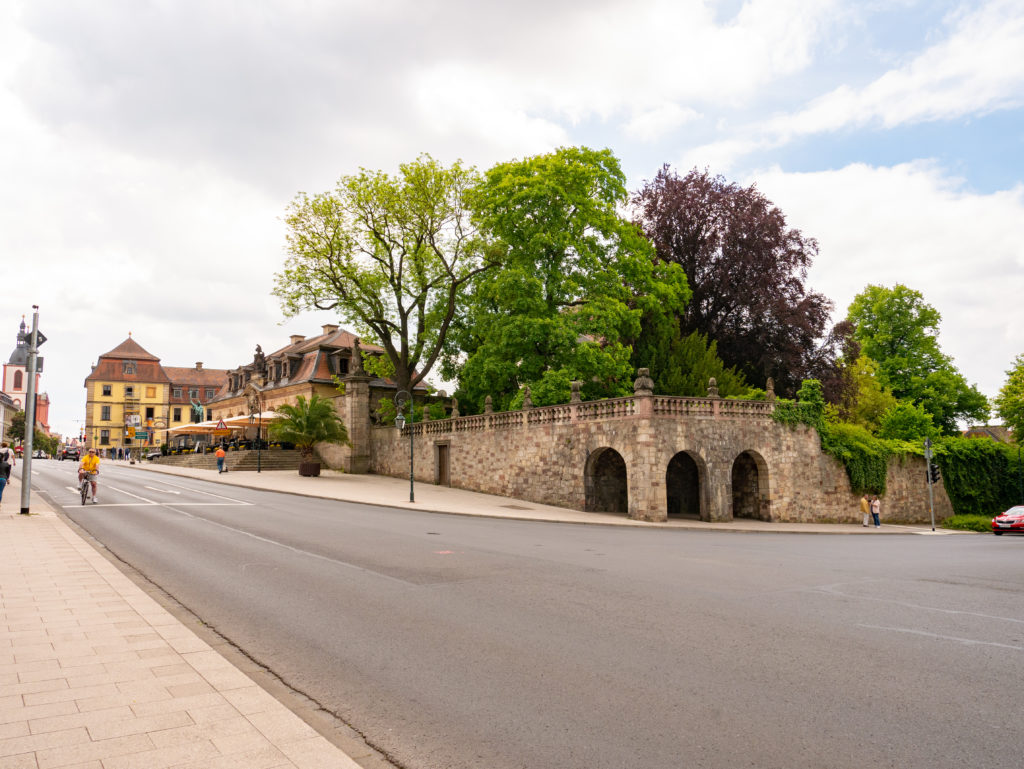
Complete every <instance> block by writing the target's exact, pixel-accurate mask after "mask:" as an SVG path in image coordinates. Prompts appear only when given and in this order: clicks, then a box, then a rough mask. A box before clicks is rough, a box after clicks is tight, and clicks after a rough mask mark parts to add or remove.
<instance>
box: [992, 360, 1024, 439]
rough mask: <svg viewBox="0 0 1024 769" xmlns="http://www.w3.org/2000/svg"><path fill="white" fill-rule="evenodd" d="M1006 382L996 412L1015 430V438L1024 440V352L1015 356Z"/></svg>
mask: <svg viewBox="0 0 1024 769" xmlns="http://www.w3.org/2000/svg"><path fill="white" fill-rule="evenodd" d="M1006 377H1007V378H1006V384H1004V385H1003V387H1002V389H1000V390H999V395H997V396H996V398H995V406H996V412H997V413H998V414H999V418H1000V419H1002V420H1003V424H1004V425H1006V426H1007V427H1009V428H1011V429H1012V430H1013V436H1014V440H1015V441H1017V442H1018V443H1021V442H1024V354H1021V355H1018V356H1017V357H1016V358H1014V361H1013V366H1012V367H1011V368H1010V370H1009V371H1007V372H1006Z"/></svg>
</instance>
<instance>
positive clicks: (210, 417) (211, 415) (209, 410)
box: [206, 409, 213, 422]
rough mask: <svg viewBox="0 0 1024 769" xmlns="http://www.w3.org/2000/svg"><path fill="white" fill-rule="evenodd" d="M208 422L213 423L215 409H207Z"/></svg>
mask: <svg viewBox="0 0 1024 769" xmlns="http://www.w3.org/2000/svg"><path fill="white" fill-rule="evenodd" d="M206 421H207V422H210V421H213V409H207V410H206Z"/></svg>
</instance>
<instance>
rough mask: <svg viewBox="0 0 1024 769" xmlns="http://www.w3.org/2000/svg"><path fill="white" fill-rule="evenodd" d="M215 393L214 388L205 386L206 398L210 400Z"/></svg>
mask: <svg viewBox="0 0 1024 769" xmlns="http://www.w3.org/2000/svg"><path fill="white" fill-rule="evenodd" d="M216 394H217V391H216V390H214V389H213V388H212V387H207V388H206V400H211V399H212V398H213V396H214V395H216Z"/></svg>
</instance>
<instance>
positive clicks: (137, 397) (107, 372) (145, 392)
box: [84, 333, 227, 450]
mask: <svg viewBox="0 0 1024 769" xmlns="http://www.w3.org/2000/svg"><path fill="white" fill-rule="evenodd" d="M226 377H227V371H225V370H224V369H206V368H203V364H202V363H196V365H195V367H194V368H178V367H172V366H166V367H165V366H162V365H161V364H160V359H159V358H158V357H156V356H155V355H153V354H151V353H149V352H147V351H146V350H145V349H143V348H142V346H141V345H139V343H138V342H136V341H135V340H134V339H132V336H131V334H130V333H129V334H128V338H127V339H125V340H124V341H123V342H122V343H121V344H119V345H118V346H117V347H115V348H114V349H113V350H110V351H109V352H106V353H104V354H103V355H101V356H100V357H99V360H98V361H97V363H96V365H95V366H93V368H92V372H91V373H90V374H89V376H87V377H86V378H85V389H86V406H85V430H84V433H85V434H84V439H85V443H86V445H87V446H90V447H92V448H97V449H108V450H111V449H113V450H116V449H119V448H125V449H132V448H148V447H157V446H159V445H160V444H162V443H164V442H166V441H167V430H168V429H170V428H172V427H176V426H178V425H182V424H186V423H189V422H200V421H202V420H203V419H204V418H206V417H208V413H207V404H208V403H209V402H210V401H211V400H213V398H214V397H215V396H216V395H217V392H218V391H219V390H220V389H221V388H222V387H223V385H224V382H225V379H226Z"/></svg>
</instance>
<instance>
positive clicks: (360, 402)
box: [339, 366, 371, 474]
mask: <svg viewBox="0 0 1024 769" xmlns="http://www.w3.org/2000/svg"><path fill="white" fill-rule="evenodd" d="M359 369H360V370H361V369H362V367H361V366H360V367H359ZM343 381H344V382H345V395H344V396H343V397H342V398H341V399H340V401H341V404H340V405H341V408H340V409H339V413H340V416H341V418H342V419H343V420H344V421H345V427H346V428H348V439H349V441H350V443H351V445H350V446H347V447H346V450H345V451H344V452H343V459H342V468H343V469H344V470H345V472H346V473H356V474H362V473H366V472H367V471H368V470H369V468H370V424H371V423H370V381H371V377H369V376H366V374H365V373H359V374H351V375H349V376H347V377H345V378H344V380H343Z"/></svg>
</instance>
